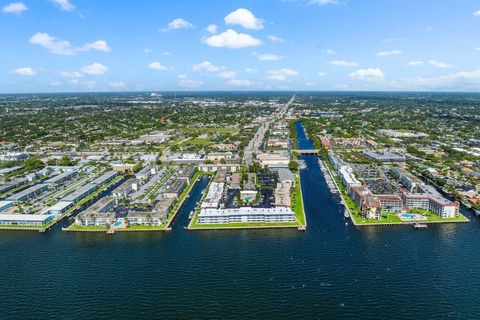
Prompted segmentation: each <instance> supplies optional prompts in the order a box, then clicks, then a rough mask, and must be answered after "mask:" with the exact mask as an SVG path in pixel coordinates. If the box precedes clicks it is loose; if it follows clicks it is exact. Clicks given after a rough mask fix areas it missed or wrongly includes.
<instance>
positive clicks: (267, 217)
mask: <svg viewBox="0 0 480 320" xmlns="http://www.w3.org/2000/svg"><path fill="white" fill-rule="evenodd" d="M295 221H296V217H295V213H294V212H293V211H292V210H291V209H290V208H284V207H280V208H250V207H241V208H235V209H213V208H204V209H201V210H200V213H199V214H198V219H197V223H198V224H228V223H275V222H277V223H279V222H295Z"/></svg>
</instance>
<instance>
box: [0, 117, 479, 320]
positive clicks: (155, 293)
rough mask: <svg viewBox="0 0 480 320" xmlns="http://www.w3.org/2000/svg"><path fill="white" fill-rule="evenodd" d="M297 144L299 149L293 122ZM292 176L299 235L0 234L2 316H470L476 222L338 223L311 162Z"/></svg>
mask: <svg viewBox="0 0 480 320" xmlns="http://www.w3.org/2000/svg"><path fill="white" fill-rule="evenodd" d="M297 136H298V140H299V146H300V148H308V146H309V144H310V147H311V142H310V141H308V139H307V137H306V136H305V133H304V132H303V130H302V128H301V126H297ZM302 159H304V160H305V162H306V164H307V169H305V170H303V171H302V172H301V179H302V189H303V197H304V201H305V210H306V215H307V221H308V228H307V231H306V232H298V231H296V230H242V231H215V232H189V231H186V230H184V229H183V227H184V226H186V225H187V223H188V215H189V213H190V211H191V210H192V209H193V207H194V206H195V203H196V202H197V201H198V199H199V197H201V192H202V190H203V188H205V186H206V185H207V183H208V178H207V180H205V178H202V179H201V180H200V181H199V182H198V183H197V185H195V187H194V189H193V191H192V193H191V195H190V197H189V199H188V200H187V201H186V202H185V203H184V205H183V206H182V208H181V212H179V215H178V217H177V219H176V221H175V222H174V225H173V228H172V230H171V231H169V232H158V233H153V232H149V233H117V234H115V235H114V236H108V235H106V234H103V233H101V234H96V233H88V234H85V233H66V232H61V230H59V229H58V228H55V229H54V230H52V232H49V233H46V234H39V233H34V232H1V233H0V255H1V257H2V263H1V266H2V277H1V278H0V287H1V288H2V290H1V291H0V308H1V310H2V313H1V317H0V318H1V319H19V318H27V319H32V318H34V319H52V318H66V319H112V318H114V319H132V318H135V319H152V318H173V319H178V318H180V319H258V318H262V319H298V318H302V319H417V318H429V319H441V318H454V319H474V318H478V315H479V314H480V307H479V306H478V304H477V303H475V298H476V297H477V296H479V295H480V286H478V283H479V282H480V270H479V268H478V266H479V265H480V247H479V246H478V245H477V244H476V243H477V239H478V233H479V231H480V230H479V224H478V221H476V220H473V221H472V222H471V223H469V224H462V225H448V224H445V225H438V226H431V227H430V226H429V228H428V229H426V230H422V231H415V230H413V229H412V228H411V227H405V226H399V227H367V228H356V227H354V226H353V225H351V224H349V225H345V220H344V218H343V215H342V214H341V213H340V212H339V211H340V208H339V202H338V199H335V198H334V197H332V196H331V195H330V193H329V191H328V188H327V185H326V184H325V181H324V179H323V176H322V173H321V172H320V170H319V167H318V162H317V158H316V157H315V156H303V157H302Z"/></svg>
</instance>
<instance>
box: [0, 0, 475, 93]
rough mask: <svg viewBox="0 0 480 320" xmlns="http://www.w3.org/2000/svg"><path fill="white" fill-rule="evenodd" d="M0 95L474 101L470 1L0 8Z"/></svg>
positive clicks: (1, 2) (31, 1) (122, 2)
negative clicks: (294, 93)
mask: <svg viewBox="0 0 480 320" xmlns="http://www.w3.org/2000/svg"><path fill="white" fill-rule="evenodd" d="M0 7H1V10H2V11H1V12H0V30H2V32H0V41H1V43H2V44H3V45H2V48H1V50H0V92H2V93H16V92H80V91H161V90H403V91H406V90H418V91H426V90H433V91H480V37H479V35H480V3H479V2H478V1H473V0H472V1H470V0H442V1H438V0H437V1H433V0H415V1H414V0H388V1H385V0H363V1H360V0H345V1H344V0H338V1H337V0H283V1H282V0H261V1H260V0H256V1H253V0H250V1H249V0H231V1H228V0H209V1H193V0H190V1H186V0H170V1H169V0H162V1H154V0H150V1H147V0H135V1H127V0H116V1H114V0H21V1H15V0H14V1H5V0H0Z"/></svg>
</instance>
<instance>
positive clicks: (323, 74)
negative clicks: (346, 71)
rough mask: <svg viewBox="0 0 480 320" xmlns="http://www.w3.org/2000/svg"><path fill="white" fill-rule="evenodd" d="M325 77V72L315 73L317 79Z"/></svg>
mask: <svg viewBox="0 0 480 320" xmlns="http://www.w3.org/2000/svg"><path fill="white" fill-rule="evenodd" d="M326 75H327V74H326V73H325V72H321V71H320V72H318V73H317V76H319V77H325V76H326Z"/></svg>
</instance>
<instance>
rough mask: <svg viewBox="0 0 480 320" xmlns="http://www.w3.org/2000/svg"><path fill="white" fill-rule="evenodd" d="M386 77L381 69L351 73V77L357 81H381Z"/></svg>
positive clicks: (360, 70)
mask: <svg viewBox="0 0 480 320" xmlns="http://www.w3.org/2000/svg"><path fill="white" fill-rule="evenodd" d="M384 76H385V75H384V74H383V72H382V70H380V69H379V68H367V69H358V70H357V71H354V72H352V73H350V77H352V78H355V79H380V78H383V77H384Z"/></svg>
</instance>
